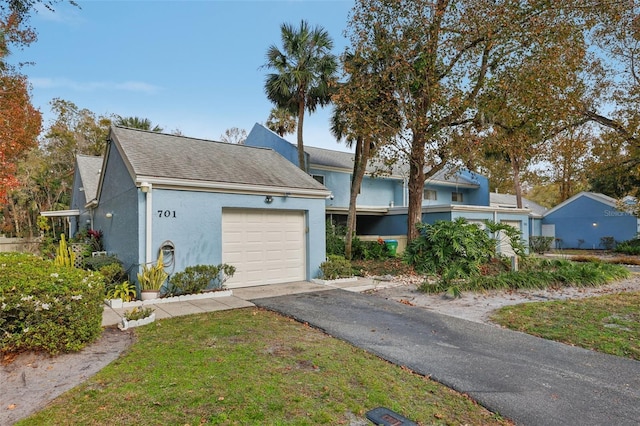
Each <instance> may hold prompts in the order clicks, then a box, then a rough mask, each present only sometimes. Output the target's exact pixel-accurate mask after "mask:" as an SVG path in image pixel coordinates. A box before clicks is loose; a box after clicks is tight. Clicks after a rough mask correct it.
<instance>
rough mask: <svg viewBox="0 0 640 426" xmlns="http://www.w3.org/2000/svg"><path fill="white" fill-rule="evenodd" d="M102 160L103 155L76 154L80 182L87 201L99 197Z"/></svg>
mask: <svg viewBox="0 0 640 426" xmlns="http://www.w3.org/2000/svg"><path fill="white" fill-rule="evenodd" d="M102 161H103V159H102V157H94V156H89V155H82V154H78V155H77V156H76V166H77V167H78V175H79V176H80V184H81V185H82V188H83V191H84V196H85V200H86V201H87V202H89V201H92V200H95V199H96V197H97V193H98V183H99V181H100V171H101V168H102Z"/></svg>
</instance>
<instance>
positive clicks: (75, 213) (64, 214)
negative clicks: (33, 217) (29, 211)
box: [40, 209, 80, 217]
mask: <svg viewBox="0 0 640 426" xmlns="http://www.w3.org/2000/svg"><path fill="white" fill-rule="evenodd" d="M40 216H44V217H69V216H80V210H76V209H74V210H49V211H44V212H40Z"/></svg>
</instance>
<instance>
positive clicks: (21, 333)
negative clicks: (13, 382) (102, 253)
mask: <svg viewBox="0 0 640 426" xmlns="http://www.w3.org/2000/svg"><path fill="white" fill-rule="evenodd" d="M103 298H104V282H103V278H102V276H101V275H100V274H98V273H94V272H87V271H83V270H81V269H76V268H71V267H66V266H56V265H54V263H53V262H52V261H47V260H44V259H42V258H39V257H37V256H33V255H29V254H24V253H0V351H1V352H19V351H28V350H33V351H46V352H49V353H50V354H56V353H59V352H69V351H77V350H80V349H82V348H83V347H84V346H85V345H86V344H88V343H90V342H93V341H94V340H96V339H97V338H98V337H99V336H100V332H101V330H102V328H101V324H102V310H103Z"/></svg>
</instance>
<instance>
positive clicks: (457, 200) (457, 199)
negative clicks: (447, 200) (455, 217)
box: [451, 192, 462, 203]
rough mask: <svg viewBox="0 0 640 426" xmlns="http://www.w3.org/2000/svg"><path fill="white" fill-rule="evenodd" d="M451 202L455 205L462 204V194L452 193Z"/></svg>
mask: <svg viewBox="0 0 640 426" xmlns="http://www.w3.org/2000/svg"><path fill="white" fill-rule="evenodd" d="M451 201H452V202H454V203H461V202H462V192H452V193H451Z"/></svg>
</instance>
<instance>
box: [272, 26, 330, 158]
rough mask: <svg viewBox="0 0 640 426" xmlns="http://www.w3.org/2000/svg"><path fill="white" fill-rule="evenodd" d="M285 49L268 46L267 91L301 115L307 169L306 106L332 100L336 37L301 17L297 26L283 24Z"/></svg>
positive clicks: (300, 149)
mask: <svg viewBox="0 0 640 426" xmlns="http://www.w3.org/2000/svg"><path fill="white" fill-rule="evenodd" d="M280 32H281V37H282V50H280V49H279V48H278V47H277V46H275V45H272V46H270V47H269V49H268V50H267V63H266V64H265V65H264V66H265V67H266V68H269V69H272V70H274V72H273V73H271V74H267V78H266V80H265V86H264V88H265V92H266V94H267V98H268V99H269V100H270V101H271V102H273V103H274V104H275V105H276V106H277V107H279V108H285V109H287V110H288V111H290V112H291V113H292V114H295V115H297V118H298V163H299V166H300V168H301V169H302V170H305V169H306V167H305V156H304V143H303V141H302V128H303V122H304V112H305V110H307V111H309V112H310V113H312V112H314V111H315V110H316V108H317V107H318V106H325V105H327V104H329V103H330V102H331V89H332V87H333V85H334V83H335V81H336V72H337V69H338V60H337V58H336V57H335V55H333V54H332V53H331V49H332V48H333V40H332V39H331V37H330V36H329V33H328V32H327V31H326V30H325V29H323V28H322V27H319V26H318V27H315V28H309V24H308V23H307V22H306V21H304V20H302V21H301V22H300V27H299V28H297V29H295V28H293V27H292V26H291V25H289V24H282V25H281V27H280Z"/></svg>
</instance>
